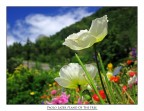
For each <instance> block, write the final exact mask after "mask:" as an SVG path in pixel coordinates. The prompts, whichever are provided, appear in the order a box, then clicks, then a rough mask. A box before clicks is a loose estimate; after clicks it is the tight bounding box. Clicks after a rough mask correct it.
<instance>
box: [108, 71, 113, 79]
mask: <svg viewBox="0 0 144 111" xmlns="http://www.w3.org/2000/svg"><path fill="white" fill-rule="evenodd" d="M106 75H107V78H108V79H109V80H110V78H111V77H112V76H113V73H112V72H110V71H108V72H107V73H106Z"/></svg>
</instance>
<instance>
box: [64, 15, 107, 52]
mask: <svg viewBox="0 0 144 111" xmlns="http://www.w3.org/2000/svg"><path fill="white" fill-rule="evenodd" d="M107 23H108V20H107V15H105V16H103V17H101V18H96V19H95V20H93V21H92V24H91V27H90V29H89V30H87V29H86V30H81V31H80V32H78V33H73V34H71V35H69V36H68V37H67V38H66V39H65V42H64V43H63V45H66V46H68V47H69V48H71V49H73V50H82V49H85V48H89V47H91V46H92V45H93V44H94V43H96V42H100V41H102V40H103V39H104V38H105V36H106V35H107Z"/></svg>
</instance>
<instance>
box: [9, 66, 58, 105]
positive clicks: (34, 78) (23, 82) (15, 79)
mask: <svg viewBox="0 0 144 111" xmlns="http://www.w3.org/2000/svg"><path fill="white" fill-rule="evenodd" d="M56 76H58V73H57V72H56V71H54V70H49V71H43V70H36V69H27V68H26V67H24V66H23V65H20V66H18V67H17V68H16V70H15V71H14V73H13V74H10V73H7V103H8V104H40V102H41V100H40V96H41V94H42V93H43V91H44V90H45V89H46V88H47V86H48V84H49V83H53V82H54V79H53V78H55V77H56ZM32 92H33V93H34V94H31V93H32Z"/></svg>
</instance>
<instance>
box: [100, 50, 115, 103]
mask: <svg viewBox="0 0 144 111" xmlns="http://www.w3.org/2000/svg"><path fill="white" fill-rule="evenodd" d="M98 59H99V61H100V65H101V68H102V72H103V75H104V77H105V80H106V85H107V87H108V91H109V93H110V96H111V98H112V101H113V102H114V103H116V97H115V95H114V93H113V91H112V87H111V85H110V82H109V81H108V78H107V76H106V71H105V69H104V65H103V61H102V59H101V55H100V53H98Z"/></svg>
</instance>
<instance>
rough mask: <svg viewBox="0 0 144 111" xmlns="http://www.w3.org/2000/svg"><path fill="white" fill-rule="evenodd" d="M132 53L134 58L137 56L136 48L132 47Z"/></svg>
mask: <svg viewBox="0 0 144 111" xmlns="http://www.w3.org/2000/svg"><path fill="white" fill-rule="evenodd" d="M130 55H131V56H132V57H133V58H135V57H137V51H136V48H132V51H131V52H130Z"/></svg>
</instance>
